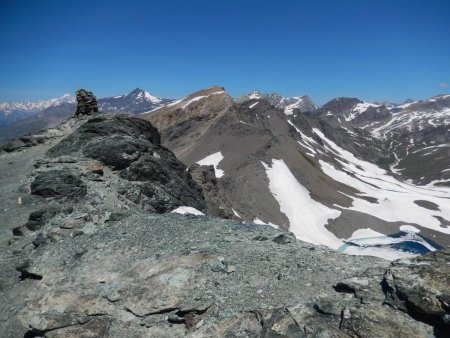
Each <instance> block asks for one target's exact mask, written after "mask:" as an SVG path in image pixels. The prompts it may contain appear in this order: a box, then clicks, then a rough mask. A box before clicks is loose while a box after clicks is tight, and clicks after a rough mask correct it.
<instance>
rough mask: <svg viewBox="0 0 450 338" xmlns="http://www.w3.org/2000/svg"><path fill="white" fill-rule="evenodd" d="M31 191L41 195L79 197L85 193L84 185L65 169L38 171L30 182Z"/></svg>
mask: <svg viewBox="0 0 450 338" xmlns="http://www.w3.org/2000/svg"><path fill="white" fill-rule="evenodd" d="M31 193H32V194H35V195H40V196H42V197H55V196H58V197H65V198H80V197H83V196H85V195H86V193H87V190H86V185H85V184H84V183H83V181H82V180H80V179H79V178H78V177H76V176H75V175H74V174H72V173H70V172H69V171H67V170H51V171H43V172H41V173H39V174H38V175H37V176H36V178H35V179H34V182H33V183H32V184H31Z"/></svg>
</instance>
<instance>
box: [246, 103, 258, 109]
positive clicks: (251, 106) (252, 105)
mask: <svg viewBox="0 0 450 338" xmlns="http://www.w3.org/2000/svg"><path fill="white" fill-rule="evenodd" d="M258 103H259V101H257V102H255V103H253V104H251V105H250V106H248V107H249V108H250V109H252V108H254V107H255V106H256V105H257V104H258Z"/></svg>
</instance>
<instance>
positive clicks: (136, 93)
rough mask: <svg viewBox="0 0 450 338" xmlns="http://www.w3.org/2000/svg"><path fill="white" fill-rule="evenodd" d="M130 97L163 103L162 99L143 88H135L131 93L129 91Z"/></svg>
mask: <svg viewBox="0 0 450 338" xmlns="http://www.w3.org/2000/svg"><path fill="white" fill-rule="evenodd" d="M127 96H129V97H132V98H134V99H137V100H142V101H148V102H151V103H161V101H162V100H161V99H160V98H159V97H156V96H154V95H152V94H151V93H150V92H147V91H145V90H143V89H141V88H136V89H133V90H132V91H131V92H130V93H128V95H127Z"/></svg>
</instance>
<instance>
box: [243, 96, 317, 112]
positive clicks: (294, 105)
mask: <svg viewBox="0 0 450 338" xmlns="http://www.w3.org/2000/svg"><path fill="white" fill-rule="evenodd" d="M259 99H266V100H267V101H269V103H270V104H271V105H272V106H274V107H277V108H279V109H282V110H284V112H285V113H286V115H292V114H293V113H294V109H299V110H300V111H301V112H306V111H312V110H314V109H316V108H317V107H316V105H315V104H314V103H313V102H312V100H311V99H310V98H309V96H307V95H304V96H294V97H284V96H282V95H280V94H277V93H270V94H269V93H261V92H260V91H258V90H254V91H252V92H251V93H249V94H246V95H243V96H241V97H239V98H237V99H236V102H237V103H243V102H245V101H249V100H259Z"/></svg>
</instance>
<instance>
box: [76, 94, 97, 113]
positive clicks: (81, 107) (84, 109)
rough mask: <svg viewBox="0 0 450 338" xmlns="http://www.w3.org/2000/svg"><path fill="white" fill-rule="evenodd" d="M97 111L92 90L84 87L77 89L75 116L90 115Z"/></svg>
mask: <svg viewBox="0 0 450 338" xmlns="http://www.w3.org/2000/svg"><path fill="white" fill-rule="evenodd" d="M95 113H98V106H97V99H96V98H95V96H94V94H92V92H88V91H87V90H84V89H79V90H77V111H76V112H75V116H79V115H92V114H95Z"/></svg>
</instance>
